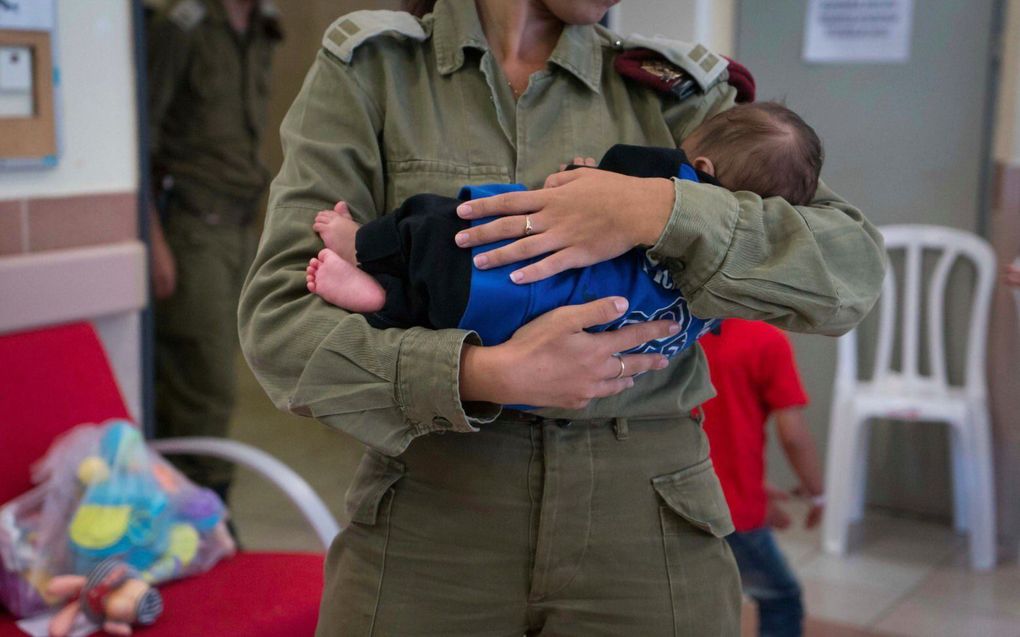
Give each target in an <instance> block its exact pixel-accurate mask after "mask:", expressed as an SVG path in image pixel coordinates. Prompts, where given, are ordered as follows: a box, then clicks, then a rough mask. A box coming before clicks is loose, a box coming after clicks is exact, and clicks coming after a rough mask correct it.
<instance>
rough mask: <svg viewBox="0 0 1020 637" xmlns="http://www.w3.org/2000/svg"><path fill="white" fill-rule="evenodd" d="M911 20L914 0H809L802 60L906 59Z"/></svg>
mask: <svg viewBox="0 0 1020 637" xmlns="http://www.w3.org/2000/svg"><path fill="white" fill-rule="evenodd" d="M913 22H914V1H913V0H810V2H809V4H808V10H807V19H806V25H805V29H804V61H805V62H817V63H830V64H831V63H903V62H906V61H907V60H908V59H910V34H911V30H912V26H913Z"/></svg>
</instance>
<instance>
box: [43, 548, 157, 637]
mask: <svg viewBox="0 0 1020 637" xmlns="http://www.w3.org/2000/svg"><path fill="white" fill-rule="evenodd" d="M46 592H47V594H48V595H51V596H53V597H54V598H57V599H65V600H70V601H69V602H68V604H67V605H66V606H64V607H63V608H62V609H61V610H60V611H59V612H57V614H56V615H54V616H53V619H52V620H50V626H49V630H50V637H66V636H67V635H68V634H69V633H70V632H71V628H72V627H73V626H74V622H75V619H76V618H77V616H78V613H79V612H81V613H82V614H83V615H85V618H86V619H88V620H89V621H90V622H92V623H94V624H96V625H97V626H99V627H100V628H101V629H102V630H103V631H105V632H107V633H109V634H111V635H130V634H131V625H132V624H142V625H149V624H151V623H153V622H154V621H156V618H157V617H159V616H160V614H161V613H162V612H163V598H162V597H161V596H160V594H159V591H157V590H156V589H155V588H152V587H151V586H150V585H149V584H148V583H147V582H146V581H145V580H143V579H142V578H141V576H140V575H139V573H138V571H136V570H135V569H134V568H132V567H131V566H129V565H128V564H126V563H124V562H122V561H120V560H117V559H114V558H111V559H107V560H104V561H102V562H100V563H99V564H98V565H97V566H96V567H95V568H94V569H92V572H90V573H89V575H88V577H85V576H84V575H58V576H57V577H54V578H53V579H51V580H50V581H49V584H47V586H46ZM72 598H73V599H72Z"/></svg>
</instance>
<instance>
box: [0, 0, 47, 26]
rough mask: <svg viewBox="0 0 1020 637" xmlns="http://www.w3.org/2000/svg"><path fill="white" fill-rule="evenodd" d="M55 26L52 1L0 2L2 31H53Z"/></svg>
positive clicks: (21, 0) (23, 0)
mask: <svg viewBox="0 0 1020 637" xmlns="http://www.w3.org/2000/svg"><path fill="white" fill-rule="evenodd" d="M55 25H56V10H55V9H54V3H53V2H52V0H0V29H17V30H19V31H52V30H53V28H54V26H55Z"/></svg>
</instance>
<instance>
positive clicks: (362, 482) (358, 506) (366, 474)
mask: <svg viewBox="0 0 1020 637" xmlns="http://www.w3.org/2000/svg"><path fill="white" fill-rule="evenodd" d="M403 476H404V463H402V462H400V461H399V460H396V459H394V458H390V457H389V456H385V455H383V454H381V453H379V452H378V451H375V450H372V449H369V450H368V451H366V452H365V455H364V456H363V457H362V458H361V464H359V465H358V470H357V471H356V472H355V474H354V480H352V481H351V486H350V488H349V489H347V496H346V498H345V503H344V510H345V512H346V514H347V518H348V519H349V520H350V521H351V522H352V523H354V524H364V525H367V526H372V525H374V524H375V523H376V520H377V519H378V517H379V506H380V504H381V503H382V501H383V498H385V497H386V494H387V493H388V492H389V490H390V489H391V488H392V487H393V485H395V484H396V483H397V481H399V480H400V478H402V477H403Z"/></svg>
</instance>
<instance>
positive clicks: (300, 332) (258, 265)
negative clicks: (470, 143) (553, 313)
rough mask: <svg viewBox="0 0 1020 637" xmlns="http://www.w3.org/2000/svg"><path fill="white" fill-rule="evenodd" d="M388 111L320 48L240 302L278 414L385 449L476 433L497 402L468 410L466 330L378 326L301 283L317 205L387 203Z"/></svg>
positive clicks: (245, 336) (289, 128) (251, 354)
mask: <svg viewBox="0 0 1020 637" xmlns="http://www.w3.org/2000/svg"><path fill="white" fill-rule="evenodd" d="M382 124H383V122H382V112H381V110H380V108H379V105H378V104H377V103H376V102H375V100H374V99H373V96H372V95H371V94H370V92H369V91H368V89H367V88H366V87H365V85H364V84H362V83H361V82H360V81H359V79H358V78H357V77H356V76H355V74H354V71H353V70H352V67H351V66H348V65H347V64H344V63H343V62H342V61H341V60H339V59H338V58H337V57H334V56H333V55H332V54H330V53H329V52H326V51H320V53H319V54H318V57H317V59H316V61H315V63H314V65H313V66H312V69H311V71H310V72H309V74H308V77H307V78H306V80H305V83H304V86H303V87H302V89H301V92H300V93H299V95H298V97H297V99H296V100H295V102H294V104H293V105H292V106H291V109H290V111H289V112H288V114H287V116H286V118H285V119H284V122H283V125H282V127H281V135H282V139H283V147H284V150H285V152H284V163H283V167H282V169H281V171H280V174H279V175H278V176H277V178H276V180H275V181H274V182H273V186H272V191H271V196H270V204H269V210H268V214H267V218H266V225H265V231H264V234H263V236H262V242H261V245H260V246H259V251H258V254H257V255H256V259H255V263H254V265H253V267H252V269H251V271H250V273H249V275H248V280H247V281H246V283H245V286H244V289H243V292H242V295H241V303H240V308H239V321H240V335H241V344H242V348H243V350H244V353H245V356H246V357H247V359H248V362H249V364H250V365H251V367H252V369H253V370H254V372H255V374H256V376H257V377H258V379H259V381H260V382H261V383H262V386H263V387H264V388H265V389H266V391H267V393H268V394H269V396H270V397H271V398H272V400H273V402H274V403H275V404H276V405H277V406H278V407H279V408H281V409H287V410H290V411H292V412H294V413H297V414H301V415H306V416H313V417H315V418H318V419H319V420H321V421H322V422H324V423H326V424H328V425H331V426H334V427H337V428H339V429H342V430H344V431H346V432H347V433H349V434H351V435H353V436H354V437H355V438H357V439H359V440H360V441H361V442H363V443H365V444H367V445H369V446H372V447H374V448H376V449H379V450H380V451H382V452H384V453H388V454H398V453H400V452H402V451H403V450H404V449H405V448H406V447H407V445H408V444H409V443H410V442H411V440H413V439H414V438H415V437H416V436H418V435H421V434H424V433H427V432H430V431H435V430H443V429H451V430H456V431H471V430H473V428H474V426H475V425H476V424H478V423H480V422H484V421H486V420H490V419H492V418H494V417H495V415H496V414H497V413H498V410H499V408H498V407H497V406H496V405H491V404H486V403H477V404H469V405H468V406H467V407H465V406H464V405H463V404H462V402H461V398H460V390H459V385H458V379H459V373H460V360H461V349H462V345H463V344H464V343H475V344H478V343H479V341H478V339H477V337H476V336H474V335H473V334H472V333H470V332H466V331H462V330H452V329H451V330H439V331H433V330H428V329H423V328H417V327H416V328H411V329H407V330H400V329H388V330H377V329H374V328H372V327H370V326H369V325H368V324H367V323H366V321H365V319H364V317H362V316H361V315H358V314H350V313H348V312H346V311H344V310H342V309H340V308H337V307H334V306H332V305H329V304H328V303H326V302H324V301H323V300H322V299H320V298H319V297H318V296H315V295H314V294H310V293H308V291H307V289H306V288H305V267H306V266H307V264H308V260H309V259H310V258H311V257H313V256H315V255H316V253H318V252H319V250H321V249H322V247H323V246H322V242H321V241H320V240H319V238H318V236H317V235H316V234H315V233H314V232H313V231H312V221H313V219H314V217H315V215H316V213H317V212H318V211H319V210H322V209H324V208H331V207H332V206H333V204H334V203H335V202H336V201H338V200H343V201H346V202H347V203H348V205H349V206H350V209H351V211H352V213H353V214H354V216H355V217H356V218H357V220H358V221H359V222H362V223H363V222H365V221H368V220H369V219H371V218H374V217H375V216H377V215H378V214H379V213H380V212H381V211H382V208H383V206H384V192H385V188H384V175H383V168H382V165H383V159H382V157H381V153H380V149H379V142H378V135H379V134H380V132H381V130H382Z"/></svg>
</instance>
